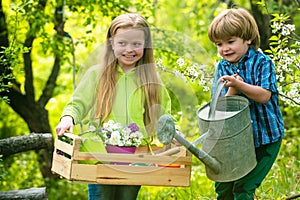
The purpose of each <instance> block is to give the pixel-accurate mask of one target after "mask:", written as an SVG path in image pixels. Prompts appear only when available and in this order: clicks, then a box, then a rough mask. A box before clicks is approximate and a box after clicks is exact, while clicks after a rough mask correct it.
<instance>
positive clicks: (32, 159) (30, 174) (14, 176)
mask: <svg viewBox="0 0 300 200" xmlns="http://www.w3.org/2000/svg"><path fill="white" fill-rule="evenodd" d="M3 165H4V170H3V171H2V173H3V174H5V179H4V180H2V181H0V188H1V191H5V190H14V189H23V188H24V189H25V188H31V187H42V186H43V185H44V180H43V177H42V175H41V173H40V171H39V165H38V163H37V156H36V154H35V153H34V152H26V153H20V154H18V155H14V156H11V157H10V158H9V159H5V161H4V163H3Z"/></svg>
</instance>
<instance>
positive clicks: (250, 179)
mask: <svg viewBox="0 0 300 200" xmlns="http://www.w3.org/2000/svg"><path fill="white" fill-rule="evenodd" d="M281 142H282V139H280V140H279V141H278V142H275V143H272V144H268V145H264V146H261V147H258V148H256V149H255V152H256V159H257V165H256V167H255V168H254V169H253V170H252V171H251V172H250V173H249V174H247V175H246V176H244V177H243V178H241V179H239V180H236V181H232V182H216V183H215V190H216V193H217V199H218V200H253V199H254V194H255V190H256V188H258V187H259V186H260V184H261V182H262V181H263V179H264V178H265V177H266V176H267V174H268V172H269V171H270V170H271V168H272V165H273V163H274V162H275V160H276V157H277V155H278V152H279V149H280V145H281Z"/></svg>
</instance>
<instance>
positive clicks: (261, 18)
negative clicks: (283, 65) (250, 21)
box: [250, 0, 271, 51]
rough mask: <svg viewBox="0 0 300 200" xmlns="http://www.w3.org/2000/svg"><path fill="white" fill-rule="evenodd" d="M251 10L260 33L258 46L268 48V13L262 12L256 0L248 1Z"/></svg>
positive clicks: (269, 32) (269, 31)
mask: <svg viewBox="0 0 300 200" xmlns="http://www.w3.org/2000/svg"><path fill="white" fill-rule="evenodd" d="M250 4H251V12H252V15H253V17H254V18H255V21H256V23H257V26H258V29H259V34H260V48H261V49H262V50H263V51H265V50H266V49H269V38H270V37H271V28H270V15H268V14H263V13H262V12H261V11H260V9H259V5H257V4H256V1H252V0H251V1H250Z"/></svg>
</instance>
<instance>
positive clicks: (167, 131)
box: [157, 114, 221, 174]
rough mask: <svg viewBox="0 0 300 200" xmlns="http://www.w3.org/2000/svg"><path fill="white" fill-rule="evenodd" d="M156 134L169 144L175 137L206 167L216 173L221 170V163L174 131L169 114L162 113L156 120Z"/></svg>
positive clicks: (160, 139) (164, 142)
mask: <svg viewBox="0 0 300 200" xmlns="http://www.w3.org/2000/svg"><path fill="white" fill-rule="evenodd" d="M157 136H158V139H159V141H160V142H161V143H163V144H170V143H171V142H172V140H173V138H175V139H176V140H177V141H178V142H179V143H180V144H182V145H183V146H184V147H185V148H187V149H188V150H189V151H190V152H191V153H192V154H193V155H194V156H196V157H197V158H198V159H199V160H200V161H201V162H203V163H204V164H205V165H206V166H207V167H209V168H210V169H211V170H213V171H214V173H216V174H218V173H220V170H221V163H220V162H219V161H218V160H216V159H215V158H213V157H211V156H210V155H208V154H207V153H206V152H204V151H202V150H200V149H198V148H197V147H196V146H195V145H194V144H192V143H190V142H189V141H187V140H186V139H185V138H183V137H182V136H181V135H179V134H178V133H176V129H175V124H174V121H173V118H172V117H171V116H170V115H167V114H164V115H162V116H161V117H160V118H159V120H158V122H157Z"/></svg>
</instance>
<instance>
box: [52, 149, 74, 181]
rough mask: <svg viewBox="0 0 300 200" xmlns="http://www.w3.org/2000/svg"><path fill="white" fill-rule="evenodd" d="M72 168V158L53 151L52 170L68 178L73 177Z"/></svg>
mask: <svg viewBox="0 0 300 200" xmlns="http://www.w3.org/2000/svg"><path fill="white" fill-rule="evenodd" d="M71 168H72V160H71V159H69V158H66V157H64V156H61V155H58V154H56V153H53V161H52V167H51V171H53V172H55V173H57V174H59V175H61V176H63V177H64V178H66V179H71Z"/></svg>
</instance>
